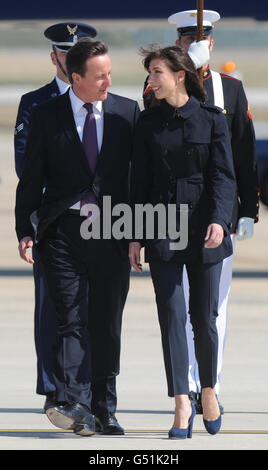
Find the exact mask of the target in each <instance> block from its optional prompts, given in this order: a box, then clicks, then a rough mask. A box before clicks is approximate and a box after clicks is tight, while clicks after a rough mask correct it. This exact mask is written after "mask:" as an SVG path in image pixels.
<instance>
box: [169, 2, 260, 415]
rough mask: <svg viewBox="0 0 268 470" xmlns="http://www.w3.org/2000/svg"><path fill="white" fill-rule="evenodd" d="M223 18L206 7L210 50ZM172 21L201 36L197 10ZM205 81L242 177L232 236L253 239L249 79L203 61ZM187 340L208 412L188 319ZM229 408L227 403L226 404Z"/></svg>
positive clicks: (186, 35) (184, 42)
mask: <svg viewBox="0 0 268 470" xmlns="http://www.w3.org/2000/svg"><path fill="white" fill-rule="evenodd" d="M219 19H220V15H219V13H218V12H215V11H210V10H204V12H203V37H204V38H206V39H207V40H208V42H209V50H210V53H211V52H212V50H213V46H214V39H213V38H212V30H213V28H214V23H215V22H217V21H218V20H219ZM168 21H169V23H171V24H175V25H176V28H177V32H178V39H177V41H176V43H177V44H179V45H180V46H182V47H183V48H185V49H186V50H187V49H188V48H189V46H190V44H191V43H192V42H193V41H195V40H196V38H197V11H196V10H189V11H182V12H178V13H175V14H173V15H171V16H170V17H169V18H168ZM203 85H204V89H205V91H206V92H207V102H208V103H210V104H214V105H216V106H218V107H220V108H222V109H223V113H224V114H225V115H226V118H227V123H228V127H229V131H230V135H231V142H232V151H233V159H234V167H235V173H236V180H237V198H236V200H235V203H234V210H233V217H232V228H231V234H232V240H233V243H234V241H235V238H236V239H237V240H243V239H247V238H249V237H252V236H253V230H254V223H256V222H258V212H259V210H258V209H259V195H260V194H259V188H258V177H257V159H256V148H255V133H254V128H253V123H252V118H251V113H250V109H249V106H248V101H247V98H246V95H245V91H244V88H243V84H242V82H241V81H240V80H238V79H235V78H233V77H231V76H230V75H227V74H224V73H217V72H215V71H213V70H211V69H210V67H209V64H208V63H207V64H206V65H204V66H203ZM232 261H233V255H232V256H230V257H229V258H227V259H225V260H224V262H223V268H222V274H221V281H220V295H219V306H218V318H217V328H218V336H219V353H218V377H217V385H216V392H217V394H218V393H219V386H220V385H219V380H220V373H221V368H222V355H223V349H224V343H225V336H226V325H227V306H228V296H229V291H230V285H231V280H232ZM184 289H185V297H186V299H187V298H188V295H189V293H188V289H189V287H188V279H187V276H186V273H184ZM187 340H188V348H189V381H190V390H191V391H192V392H193V397H194V399H195V400H197V412H199V413H202V407H201V400H200V393H201V389H200V380H199V372H198V367H197V362H196V359H195V352H194V345H193V333H192V327H191V325H190V321H189V315H188V321H187ZM221 411H222V413H223V407H222V406H221Z"/></svg>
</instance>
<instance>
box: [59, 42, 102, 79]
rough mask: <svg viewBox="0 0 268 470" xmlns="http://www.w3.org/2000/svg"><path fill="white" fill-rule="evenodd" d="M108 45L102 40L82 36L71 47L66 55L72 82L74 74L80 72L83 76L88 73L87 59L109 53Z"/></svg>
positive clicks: (68, 72)
mask: <svg viewBox="0 0 268 470" xmlns="http://www.w3.org/2000/svg"><path fill="white" fill-rule="evenodd" d="M107 52H108V47H107V46H106V45H105V44H104V43H103V42H101V41H92V40H91V39H90V38H81V39H79V40H78V42H77V43H76V44H75V45H74V46H72V47H71V49H69V51H68V53H67V56H66V69H67V74H68V78H69V81H70V83H73V79H72V74H73V73H74V72H75V73H78V74H79V75H81V76H82V77H83V76H84V75H85V73H86V61H87V59H89V58H90V57H95V56H98V55H104V54H107Z"/></svg>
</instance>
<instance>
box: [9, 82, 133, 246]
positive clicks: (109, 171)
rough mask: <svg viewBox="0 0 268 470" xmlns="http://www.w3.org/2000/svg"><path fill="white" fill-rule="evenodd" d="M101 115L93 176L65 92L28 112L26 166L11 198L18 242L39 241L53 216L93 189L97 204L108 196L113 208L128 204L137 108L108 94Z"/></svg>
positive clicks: (55, 216)
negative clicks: (101, 134)
mask: <svg viewBox="0 0 268 470" xmlns="http://www.w3.org/2000/svg"><path fill="white" fill-rule="evenodd" d="M103 111H104V130H103V140H102V147H101V151H100V154H99V156H98V162H97V167H96V172H95V175H93V174H92V172H91V170H90V167H89V165H88V161H87V158H86V154H85V152H84V148H83V145H82V143H81V141H80V138H79V135H78V133H77V130H76V127H75V121H74V117H73V112H72V106H71V102H70V98H69V92H68V91H67V92H66V93H65V94H63V95H61V96H59V97H57V98H55V99H53V100H51V101H49V102H47V103H43V104H42V105H40V106H38V107H36V108H35V110H34V111H33V113H32V125H31V131H30V135H29V138H28V142H27V146H26V152H25V159H26V161H25V167H24V171H23V173H22V176H21V178H20V181H19V184H18V187H17V195H16V232H17V236H18V239H19V240H21V239H22V238H23V237H25V236H31V237H32V238H35V241H36V242H38V241H40V240H41V239H42V237H43V236H44V233H45V230H46V228H47V227H48V226H49V225H50V224H51V223H52V222H53V221H54V220H56V219H57V217H59V216H60V215H61V214H62V213H63V212H64V211H65V210H66V209H67V208H69V207H71V206H72V205H73V204H74V203H76V202H78V201H80V200H81V199H84V198H85V197H86V196H87V195H88V194H89V192H90V191H92V190H93V191H94V193H95V195H96V197H97V199H98V200H101V199H102V196H106V195H107V196H111V199H112V200H111V203H112V205H114V204H118V203H126V202H128V200H129V199H128V198H129V193H128V189H129V188H128V174H129V162H130V159H131V155H132V143H133V131H134V125H135V122H136V120H137V118H138V114H139V108H138V104H137V103H136V102H135V101H133V100H130V99H128V98H124V97H121V96H117V95H113V94H110V93H109V94H108V97H107V99H106V100H105V101H104V102H103ZM44 180H45V181H46V190H45V193H44V195H43V194H42V191H43V181H44Z"/></svg>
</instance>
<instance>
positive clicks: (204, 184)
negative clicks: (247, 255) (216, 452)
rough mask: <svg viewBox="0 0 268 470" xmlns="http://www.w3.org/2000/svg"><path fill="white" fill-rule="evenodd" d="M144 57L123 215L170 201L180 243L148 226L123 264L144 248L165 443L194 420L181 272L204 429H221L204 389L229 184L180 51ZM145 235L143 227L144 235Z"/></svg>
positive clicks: (214, 341)
mask: <svg viewBox="0 0 268 470" xmlns="http://www.w3.org/2000/svg"><path fill="white" fill-rule="evenodd" d="M144 55H145V59H144V66H145V68H146V70H147V71H148V72H149V74H150V75H149V83H150V85H151V87H152V88H153V91H154V95H155V103H154V106H152V107H151V109H148V110H145V111H143V112H142V113H141V116H140V119H139V121H138V125H137V129H136V135H135V143H134V155H133V162H132V176H131V200H132V204H133V209H134V208H135V207H138V206H136V204H142V205H144V204H151V205H152V206H154V207H156V205H157V204H159V203H161V204H162V205H164V207H165V208H168V207H171V206H170V204H176V209H177V210H176V212H175V214H176V215H175V218H176V229H177V232H178V230H180V239H177V240H174V234H173V240H172V239H171V238H172V237H171V236H170V233H169V232H168V231H167V232H166V236H164V237H163V236H159V235H157V233H156V231H157V228H158V227H157V226H156V227H154V235H153V237H151V239H148V236H146V235H144V236H143V237H141V238H143V239H142V240H137V237H135V238H136V240H135V241H134V242H132V243H130V248H129V257H130V262H131V265H132V267H133V268H134V269H136V270H137V271H141V270H142V267H141V265H140V250H141V247H142V246H145V260H146V261H148V262H149V265H150V271H151V276H152V280H153V284H154V289H155V295H156V303H157V309H158V318H159V323H160V328H161V336H162V345H163V354H164V363H165V370H166V377H167V385H168V395H169V396H171V397H173V396H174V397H175V404H176V412H175V418H174V423H173V426H172V428H171V429H170V431H169V437H170V438H178V439H181V438H186V437H191V435H192V426H193V419H194V415H195V408H194V406H193V405H192V403H191V402H190V399H189V396H188V394H189V384H188V353H187V340H186V332H185V322H186V309H185V301H184V295H183V286H182V270H183V266H184V265H186V269H187V273H188V278H189V283H190V307H189V310H190V312H189V313H190V318H191V323H192V327H193V331H194V338H195V350H196V356H197V359H198V366H199V371H200V380H201V386H202V405H203V419H204V424H205V427H206V429H207V431H208V432H209V433H211V434H215V433H216V432H218V431H219V429H220V426H221V414H220V410H219V406H218V402H217V397H216V393H215V388H214V387H215V384H216V377H217V350H218V336H217V329H216V317H217V307H218V290H219V281H220V274H221V266H222V260H223V259H224V258H226V257H228V256H229V255H230V254H231V253H232V243H231V240H230V235H229V227H230V221H231V215H232V208H233V201H234V195H235V177H234V170H233V163H232V152H231V145H230V138H229V133H228V128H227V123H226V118H225V116H224V115H223V114H222V112H221V110H220V109H219V108H216V107H214V106H210V105H206V104H204V100H205V95H204V91H203V88H202V87H201V85H200V83H199V79H198V76H197V73H196V71H195V68H194V65H193V63H192V61H191V59H190V58H189V56H188V54H187V53H185V52H183V50H182V49H181V48H179V47H175V46H174V47H166V48H163V49H152V50H150V51H144ZM173 207H174V206H173ZM185 210H186V212H185ZM187 210H188V220H187V218H186V219H185V214H186V215H187ZM173 214H174V212H173ZM156 218H157V217H154V221H155V220H156ZM159 220H160V219H159ZM159 220H158V222H159ZM185 220H186V223H185ZM151 222H152V218H151ZM161 222H162V223H163V214H162V219H161ZM187 222H188V223H187ZM137 228H140V227H136V229H137ZM146 229H148V225H147V226H146V222H145V227H144V233H146ZM147 233H148V231H147ZM185 238H186V243H185ZM172 241H173V242H174V241H175V242H176V243H177V244H176V243H175V244H174V243H173V244H172V243H171V242H172ZM178 241H179V243H178Z"/></svg>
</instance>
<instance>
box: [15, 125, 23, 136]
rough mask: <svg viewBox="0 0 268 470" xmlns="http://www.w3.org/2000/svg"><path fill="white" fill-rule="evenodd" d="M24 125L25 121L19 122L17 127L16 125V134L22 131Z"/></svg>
mask: <svg viewBox="0 0 268 470" xmlns="http://www.w3.org/2000/svg"><path fill="white" fill-rule="evenodd" d="M23 127H24V124H23V122H22V123H21V124H19V125H18V126H17V127H15V135H17V134H18V133H19V132H20V131H22V130H23Z"/></svg>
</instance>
